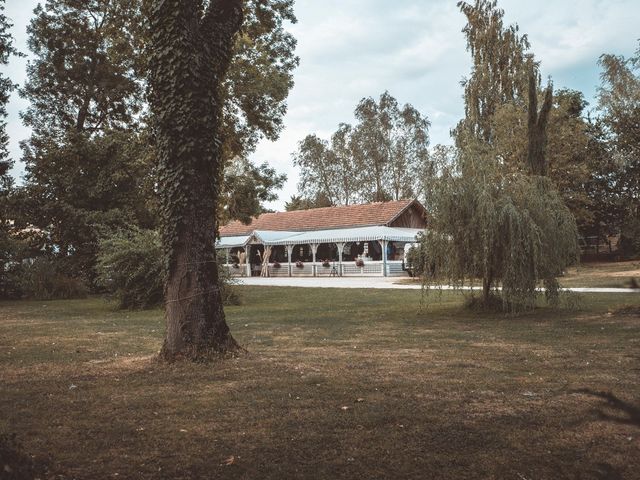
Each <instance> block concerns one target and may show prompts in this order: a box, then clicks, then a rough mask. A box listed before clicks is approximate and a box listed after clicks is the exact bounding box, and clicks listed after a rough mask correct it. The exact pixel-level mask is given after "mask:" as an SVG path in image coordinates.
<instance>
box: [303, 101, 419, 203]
mask: <svg viewBox="0 0 640 480" xmlns="http://www.w3.org/2000/svg"><path fill="white" fill-rule="evenodd" d="M354 113H355V117H356V120H357V122H358V123H357V124H356V125H355V126H351V125H348V124H344V123H342V124H340V125H339V126H338V130H337V131H336V132H335V133H334V134H333V135H332V136H331V139H330V141H326V140H323V139H321V138H319V137H318V136H316V135H308V136H307V137H305V138H304V139H303V140H302V141H301V142H300V143H299V146H298V150H297V151H296V152H295V153H294V165H296V166H298V167H300V184H299V187H298V188H299V191H300V195H301V196H302V197H303V198H304V199H305V200H308V201H311V202H312V203H317V202H315V200H316V199H319V198H326V199H328V201H329V203H330V204H331V205H349V204H352V203H355V202H375V201H386V200H398V199H401V198H412V197H416V196H422V195H423V193H424V185H423V184H422V183H421V180H422V179H424V178H425V177H426V176H428V175H429V173H431V163H430V162H429V155H428V145H429V133H428V132H429V126H430V123H429V120H428V119H427V118H426V117H424V116H423V115H421V114H420V112H418V111H417V110H416V109H415V108H414V107H413V106H412V105H410V104H406V105H404V106H400V105H399V104H398V101H397V100H396V99H395V98H393V97H392V96H391V95H390V94H389V92H384V93H383V94H382V95H381V96H380V98H379V100H378V101H376V100H375V99H373V98H371V97H368V98H363V99H362V100H361V101H360V102H359V103H358V105H357V107H356V109H355V112H354Z"/></svg>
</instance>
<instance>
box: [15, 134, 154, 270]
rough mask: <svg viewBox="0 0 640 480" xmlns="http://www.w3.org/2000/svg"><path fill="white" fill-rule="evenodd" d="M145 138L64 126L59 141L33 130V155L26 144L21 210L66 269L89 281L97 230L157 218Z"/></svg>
mask: <svg viewBox="0 0 640 480" xmlns="http://www.w3.org/2000/svg"><path fill="white" fill-rule="evenodd" d="M148 141H149V140H148V138H147V136H146V135H136V134H133V133H129V132H127V131H110V132H105V134H101V135H95V136H93V137H91V136H89V135H87V134H86V133H85V132H80V133H74V132H70V133H68V134H67V135H66V136H65V138H64V140H63V141H61V142H56V141H54V140H53V139H46V140H45V139H43V138H38V139H37V142H38V147H37V152H33V156H34V157H33V158H32V157H31V150H28V151H27V152H26V154H27V158H29V159H30V161H29V162H28V164H27V185H26V186H25V187H24V188H23V189H22V190H21V191H20V192H19V193H18V196H19V197H21V198H22V200H23V201H22V202H21V210H22V212H23V214H24V217H25V218H26V220H28V222H29V223H30V224H32V225H35V226H37V227H39V228H40V229H42V230H43V231H46V232H47V236H46V238H47V243H46V246H45V249H46V250H47V251H48V252H49V253H50V254H51V255H55V256H56V257H58V258H59V259H60V260H61V261H63V262H64V263H66V265H67V269H68V271H69V273H70V274H72V275H76V276H78V277H83V278H87V279H89V280H90V281H91V282H92V281H93V278H94V276H95V272H94V266H95V261H96V254H97V250H98V239H99V238H100V237H101V236H104V235H107V234H109V233H110V232H113V231H115V230H117V229H121V228H127V227H129V226H140V227H141V228H151V227H153V226H154V225H155V224H156V218H155V214H154V211H155V197H154V179H153V177H152V175H151V173H152V172H151V171H150V169H149V163H150V162H151V160H150V159H149V158H148V156H147V155H146V152H147V143H148ZM36 156H37V159H36V158H35V157H36ZM63 166H64V168H63Z"/></svg>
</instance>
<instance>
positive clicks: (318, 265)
mask: <svg viewBox="0 0 640 480" xmlns="http://www.w3.org/2000/svg"><path fill="white" fill-rule="evenodd" d="M223 266H224V267H225V268H227V269H228V271H229V273H230V274H231V275H232V276H235V277H244V276H246V275H247V266H246V265H239V266H238V268H235V267H234V266H233V264H230V263H229V264H225V265H223ZM382 268H383V263H382V261H380V260H369V261H367V262H364V265H363V266H361V267H359V266H357V265H356V264H355V261H352V260H345V261H344V262H342V264H340V263H339V262H337V261H336V262H333V261H332V262H330V263H329V266H328V267H325V266H323V265H322V262H315V263H313V262H303V264H302V267H297V266H296V264H295V263H292V264H291V276H292V277H313V276H317V277H330V276H341V277H375V276H378V277H380V276H382ZM252 270H253V274H254V275H259V274H260V271H261V267H260V266H258V265H253V266H252ZM406 275H407V274H406V272H405V271H404V270H402V261H400V260H389V261H387V276H389V277H399V276H406ZM269 276H270V277H288V276H289V264H288V263H280V267H279V268H276V267H274V264H273V263H270V264H269Z"/></svg>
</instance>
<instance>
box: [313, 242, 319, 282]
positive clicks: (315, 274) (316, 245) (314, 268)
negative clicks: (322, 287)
mask: <svg viewBox="0 0 640 480" xmlns="http://www.w3.org/2000/svg"><path fill="white" fill-rule="evenodd" d="M317 252H318V244H317V243H312V244H311V255H313V264H312V265H311V271H312V273H313V276H314V277H315V276H317V273H316V272H317V268H318V267H317V265H316V253H317Z"/></svg>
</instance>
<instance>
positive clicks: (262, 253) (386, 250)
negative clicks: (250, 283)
mask: <svg viewBox="0 0 640 480" xmlns="http://www.w3.org/2000/svg"><path fill="white" fill-rule="evenodd" d="M425 227H426V211H425V209H424V207H423V206H422V205H421V204H420V203H419V202H418V201H416V200H400V201H393V202H378V203H370V204H365V205H350V206H342V207H327V208H317V209H310V210H299V211H293V212H283V213H266V214H263V215H260V216H259V217H257V218H255V219H254V220H253V221H252V222H251V224H249V225H243V224H241V223H239V222H233V223H231V224H229V225H226V226H224V227H222V228H221V231H220V239H219V241H218V243H217V244H216V247H217V248H218V249H219V250H222V251H223V252H224V253H223V255H222V257H223V258H224V259H225V266H226V268H228V269H229V271H230V273H231V274H233V275H241V276H259V275H261V276H265V277H271V276H273V277H275V276H346V275H369V276H375V275H378V276H393V275H405V273H404V271H403V258H404V250H405V248H406V245H407V244H411V243H414V242H415V241H416V235H417V234H418V233H420V232H422V231H424V229H425ZM221 253H222V252H221Z"/></svg>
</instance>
